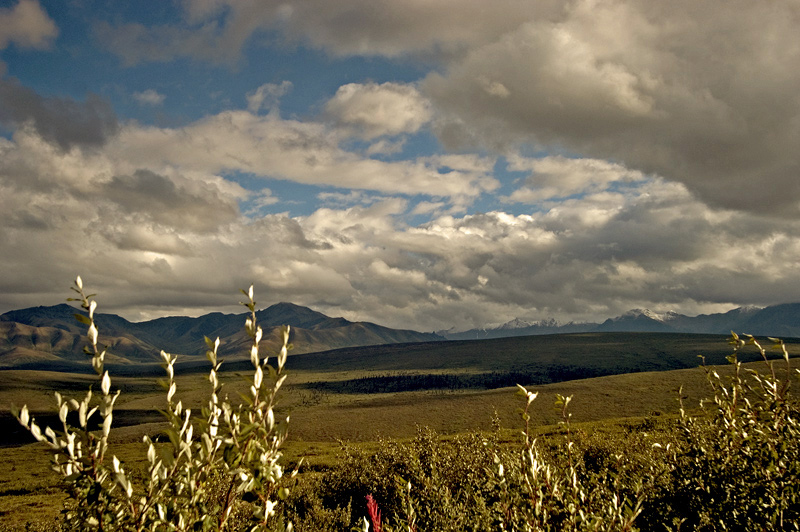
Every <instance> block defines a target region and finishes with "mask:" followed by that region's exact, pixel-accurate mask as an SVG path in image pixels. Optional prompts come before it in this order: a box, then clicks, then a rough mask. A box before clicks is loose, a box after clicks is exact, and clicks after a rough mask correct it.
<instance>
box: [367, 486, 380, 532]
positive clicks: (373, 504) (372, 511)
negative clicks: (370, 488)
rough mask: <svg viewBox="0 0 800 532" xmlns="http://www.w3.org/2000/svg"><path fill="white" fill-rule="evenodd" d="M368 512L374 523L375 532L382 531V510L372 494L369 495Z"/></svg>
mask: <svg viewBox="0 0 800 532" xmlns="http://www.w3.org/2000/svg"><path fill="white" fill-rule="evenodd" d="M367 514H368V515H369V520H370V522H371V523H372V530H373V532H381V510H380V508H378V503H377V501H375V499H373V498H372V495H371V494H370V495H367Z"/></svg>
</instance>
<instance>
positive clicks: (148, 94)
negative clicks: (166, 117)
mask: <svg viewBox="0 0 800 532" xmlns="http://www.w3.org/2000/svg"><path fill="white" fill-rule="evenodd" d="M166 98H167V97H166V96H164V95H163V94H159V93H158V92H157V91H155V90H153V89H147V90H145V91H142V92H134V93H133V99H134V100H136V101H137V102H139V103H140V104H141V105H161V104H163V103H164V100H165V99H166Z"/></svg>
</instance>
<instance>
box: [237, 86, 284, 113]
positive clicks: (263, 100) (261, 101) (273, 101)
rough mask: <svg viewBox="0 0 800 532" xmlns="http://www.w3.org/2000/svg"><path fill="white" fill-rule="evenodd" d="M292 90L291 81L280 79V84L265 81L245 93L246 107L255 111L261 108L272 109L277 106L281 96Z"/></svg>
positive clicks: (252, 111)
mask: <svg viewBox="0 0 800 532" xmlns="http://www.w3.org/2000/svg"><path fill="white" fill-rule="evenodd" d="M290 90H292V82H291V81H285V80H284V81H282V82H281V83H280V84H276V83H265V84H263V85H261V86H260V87H259V88H257V89H256V90H254V91H253V92H248V93H247V109H248V110H249V111H250V112H251V113H257V112H258V111H259V110H261V109H262V108H266V109H268V110H270V111H271V110H273V109H275V108H276V107H277V106H278V102H279V101H280V99H281V96H283V95H285V94H286V93H288V92H289V91H290Z"/></svg>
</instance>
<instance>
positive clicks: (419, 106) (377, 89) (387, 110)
mask: <svg viewBox="0 0 800 532" xmlns="http://www.w3.org/2000/svg"><path fill="white" fill-rule="evenodd" d="M325 110H326V111H327V113H328V115H329V116H331V117H332V118H333V119H334V120H335V121H336V122H338V123H340V124H343V125H346V126H352V127H354V128H356V130H357V131H358V132H359V133H360V135H361V136H362V137H363V138H364V139H366V140H371V139H374V138H376V137H381V136H384V135H399V134H401V133H416V132H417V131H419V129H420V128H421V127H422V126H423V125H425V124H426V123H427V122H428V121H429V120H430V119H431V108H430V104H429V103H428V101H427V100H425V98H423V97H422V96H421V95H420V93H419V91H417V89H416V88H414V87H412V86H410V85H402V84H399V83H383V84H381V85H378V84H375V83H370V84H357V83H349V84H347V85H343V86H341V87H339V89H338V90H337V91H336V95H335V96H334V97H333V98H331V99H330V100H328V103H327V104H326V105H325Z"/></svg>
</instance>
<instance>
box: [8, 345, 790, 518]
mask: <svg viewBox="0 0 800 532" xmlns="http://www.w3.org/2000/svg"><path fill="white" fill-rule="evenodd" d="M791 351H794V349H793V346H790V352H791ZM729 353H730V350H729V348H728V346H727V345H726V342H725V338H724V337H722V336H705V335H679V334H674V335H673V334H622V333H607V334H599V335H598V334H577V335H562V336H537V337H521V338H509V339H500V340H486V341H469V342H439V343H426V344H410V345H400V346H382V347H370V348H357V349H346V350H337V351H330V352H325V353H317V354H304V355H295V356H291V357H290V358H289V362H288V363H287V368H288V371H289V380H288V381H287V385H286V387H285V388H284V389H283V390H282V391H281V396H280V397H281V399H280V409H281V411H282V412H283V413H284V414H287V415H291V423H290V441H289V444H288V446H287V448H286V455H287V458H288V459H289V460H291V461H293V460H295V459H296V458H297V457H299V456H304V457H305V458H306V461H307V463H308V464H309V466H310V467H312V468H315V467H324V466H325V465H326V464H330V463H331V462H332V461H335V460H336V459H337V458H336V457H337V452H338V449H339V447H340V443H339V441H340V440H341V441H348V442H356V444H358V445H371V443H370V442H374V441H375V440H377V439H379V438H409V437H412V436H413V435H414V434H415V433H416V430H417V427H418V426H428V427H431V428H433V429H435V430H436V431H437V432H438V433H440V434H444V435H447V434H456V433H462V432H467V431H475V430H490V429H491V428H492V419H493V418H494V417H496V418H497V419H499V422H500V424H501V426H502V427H503V428H505V429H506V430H508V431H511V430H512V429H518V428H519V426H520V422H519V415H518V413H517V409H518V408H519V406H520V405H521V403H520V398H519V397H518V396H517V395H516V394H515V391H516V390H515V388H514V387H513V386H512V385H513V383H515V382H520V383H522V384H526V385H531V388H532V389H535V390H537V391H540V392H541V395H540V398H539V399H538V400H537V401H536V402H535V403H534V407H533V410H532V416H533V422H534V424H535V425H536V426H539V427H542V429H543V430H547V427H550V426H552V425H554V424H555V423H557V421H558V418H557V414H556V411H555V410H554V408H553V400H554V398H555V395H556V394H561V395H574V399H573V402H572V404H571V411H572V413H573V419H574V420H575V421H576V422H578V423H588V424H590V425H589V426H591V424H592V423H594V424H597V423H600V424H601V425H602V426H604V427H609V426H610V427H617V428H616V429H614V430H618V429H619V428H620V427H623V428H624V427H625V426H626V424H629V423H637V422H639V421H641V420H642V419H644V418H646V417H648V416H662V415H664V416H669V415H674V414H675V413H676V412H677V411H678V396H679V393H678V390H679V388H681V387H683V395H684V397H685V398H686V399H685V404H686V405H687V406H689V407H694V406H696V405H697V404H698V401H699V400H700V399H701V398H703V397H706V396H707V395H708V388H707V383H706V380H705V374H704V372H703V370H702V369H700V368H699V367H698V365H699V364H700V360H699V358H698V356H704V357H706V359H707V361H708V362H709V363H712V364H724V362H725V356H726V355H728V354H729ZM225 368H226V366H225V365H223V369H225ZM150 369H152V368H150ZM726 370H727V368H726V367H724V366H723V367H722V368H721V369H720V371H721V372H722V371H726ZM142 373H144V374H145V375H144V376H132V375H130V374H129V375H125V376H119V377H115V378H114V379H113V386H114V387H118V388H120V389H121V390H122V395H121V397H120V400H119V402H118V405H119V406H118V408H117V409H116V410H115V426H116V428H115V429H114V430H113V431H112V442H113V446H112V452H113V453H114V454H117V455H118V456H119V457H120V458H121V459H123V461H124V462H127V463H129V464H133V465H134V466H135V464H136V463H137V462H142V461H143V458H144V457H143V455H142V452H143V449H142V447H141V445H140V442H141V438H142V436H143V435H145V434H149V435H151V436H156V435H158V434H159V433H160V432H161V431H162V430H163V428H164V424H163V423H162V422H161V421H160V420H161V417H160V414H159V413H158V412H157V409H158V408H161V407H162V406H163V405H164V398H163V395H164V392H163V390H162V388H161V386H160V385H159V384H158V383H157V382H156V378H155V377H153V376H152V374H153V372H152V371H150V370H148V371H143V372H142ZM247 373H248V368H247V366H246V365H241V364H231V365H229V366H228V367H227V370H226V371H223V372H222V374H221V380H222V382H223V383H224V390H225V391H226V392H227V393H228V394H229V395H230V396H231V397H232V398H234V397H236V394H238V393H241V392H243V391H244V390H245V389H246V382H245V378H244V377H245V376H246V374H247ZM581 377H589V378H581ZM177 380H178V396H179V397H180V398H181V399H182V400H183V402H184V404H185V405H187V406H190V407H193V408H196V407H198V406H199V405H200V404H201V403H202V402H203V401H204V397H205V394H206V392H207V390H208V382H207V379H206V375H205V369H204V368H203V369H202V371H201V370H200V369H199V368H197V367H189V366H184V367H183V371H182V373H181V374H180V375H179V376H178V379H177ZM93 383H94V379H93V377H92V376H91V375H74V374H64V373H56V372H43V371H24V370H8V371H2V372H0V410H2V417H0V426H2V436H0V439H2V442H3V444H4V445H5V446H4V448H3V449H2V453H3V460H2V461H0V530H2V529H3V528H2V527H4V526H6V527H8V526H16V525H19V524H20V523H24V522H26V521H30V520H42V519H44V520H49V519H54V518H56V516H57V515H58V509H59V507H60V505H61V501H62V500H63V494H62V492H61V491H60V490H59V489H58V486H57V482H58V479H57V478H55V476H54V474H52V473H51V472H50V471H49V466H48V460H49V455H48V453H47V451H46V449H45V448H44V447H43V446H42V445H40V444H26V445H21V444H22V443H24V442H27V441H28V439H27V438H26V435H25V434H24V433H23V432H22V428H21V427H19V425H18V424H17V422H16V420H14V419H13V418H12V417H11V416H10V414H9V413H8V411H9V409H10V406H11V404H12V403H16V404H17V405H21V404H23V403H25V404H27V405H28V406H29V408H30V409H31V410H32V411H34V412H37V414H36V415H37V419H40V420H42V421H51V422H52V421H55V415H54V412H53V411H52V408H53V407H52V405H53V398H52V395H53V392H54V391H61V393H62V394H65V395H71V396H78V395H82V394H83V393H85V390H87V389H88V388H89V386H90V385H92V384H93Z"/></svg>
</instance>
